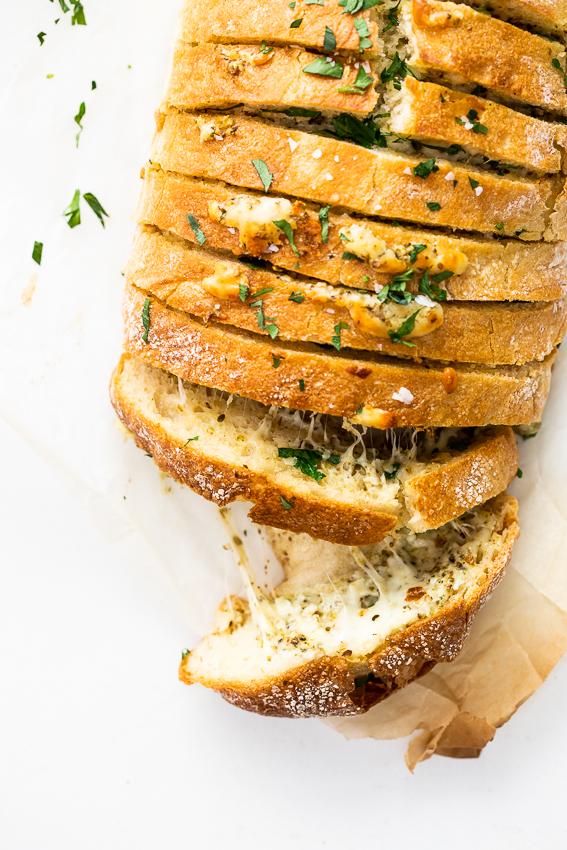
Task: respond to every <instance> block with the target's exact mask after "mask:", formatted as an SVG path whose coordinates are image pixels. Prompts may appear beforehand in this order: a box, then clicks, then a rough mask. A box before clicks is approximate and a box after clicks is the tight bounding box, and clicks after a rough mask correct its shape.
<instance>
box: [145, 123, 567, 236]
mask: <svg viewBox="0 0 567 850" xmlns="http://www.w3.org/2000/svg"><path fill="white" fill-rule="evenodd" d="M206 117H207V118H208V119H209V120H210V115H209V116H206ZM199 120H201V121H202V120H204V117H203V116H198V115H186V114H176V115H168V116H164V117H163V119H162V120H161V121H160V122H159V124H160V127H159V129H158V132H157V133H156V136H155V138H154V143H153V147H152V153H151V159H152V161H153V162H156V163H158V164H159V165H160V166H161V167H162V168H164V169H166V170H168V171H178V172H181V173H183V174H187V175H190V176H194V177H205V178H209V179H220V180H224V181H226V182H227V183H231V184H233V185H236V186H244V187H247V188H251V189H262V188H263V183H262V180H261V178H260V175H259V173H258V171H257V169H256V167H255V166H254V164H253V161H252V160H254V159H255V160H256V162H257V161H258V159H261V160H262V162H263V163H265V165H266V166H267V169H268V171H269V172H270V174H271V175H272V180H271V185H270V191H272V192H277V193H283V194H287V195H292V196H298V197H300V198H306V199H308V200H312V201H317V202H319V203H323V204H332V205H334V206H337V205H341V206H345V207H349V208H351V209H353V210H357V211H359V212H363V213H366V214H369V215H378V216H380V217H382V216H384V217H387V218H401V219H406V220H409V221H419V222H423V223H425V224H437V225H446V226H449V227H452V228H455V229H457V228H459V229H464V230H477V231H481V232H486V231H491V232H493V233H495V234H497V235H500V236H502V235H504V234H506V235H513V234H514V233H517V234H518V235H519V236H520V238H522V239H540V238H542V237H544V238H546V239H550V240H554V239H560V238H562V237H563V236H564V235H566V234H567V222H566V221H565V219H566V217H567V214H566V207H567V204H566V200H565V192H563V193H562V194H561V195H559V197H557V195H558V193H559V192H561V189H562V185H563V181H559V180H558V179H556V180H551V179H540V180H538V181H532V180H527V179H518V178H514V177H509V176H498V175H496V174H493V173H489V172H486V171H481V170H479V169H473V168H469V167H467V166H463V165H457V164H455V163H449V162H446V161H443V160H438V164H437V171H432V172H431V173H430V174H429V176H427V177H426V178H423V177H421V176H416V175H415V174H414V172H413V171H412V169H413V168H415V167H417V166H419V164H420V163H421V162H423V160H422V159H420V158H417V157H413V156H404V155H401V154H396V153H393V152H392V151H390V150H385V149H379V150H367V149H366V148H361V147H358V146H356V145H353V144H350V143H349V142H342V141H338V140H335V139H329V138H325V137H323V136H316V135H312V134H309V133H305V132H300V131H298V130H284V129H281V128H279V127H276V126H274V125H273V124H270V123H268V122H265V121H260V120H258V119H250V118H244V117H241V116H238V117H236V119H235V124H234V126H233V127H232V129H231V133H227V134H226V135H225V136H224V137H223V138H220V137H219V138H214V139H212V140H210V141H201V133H200V124H199ZM290 142H291V143H292V145H291V146H290ZM292 147H293V150H292ZM471 180H474V184H472V183H471ZM473 185H474V188H473ZM480 190H482V191H480ZM428 204H430V205H431V206H428ZM432 207H433V208H432ZM438 207H439V209H438ZM550 208H551V209H554V212H551V213H550V212H549V210H550Z"/></svg>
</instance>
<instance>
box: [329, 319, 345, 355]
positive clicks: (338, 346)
mask: <svg viewBox="0 0 567 850" xmlns="http://www.w3.org/2000/svg"><path fill="white" fill-rule="evenodd" d="M348 329H349V325H345V323H344V322H339V323H338V325H335V328H334V330H335V333H334V334H333V336H332V337H331V342H332V343H333V345H334V346H335V348H336V349H337V351H340V350H341V331H342V330H345V331H348Z"/></svg>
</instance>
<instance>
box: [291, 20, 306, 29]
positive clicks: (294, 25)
mask: <svg viewBox="0 0 567 850" xmlns="http://www.w3.org/2000/svg"><path fill="white" fill-rule="evenodd" d="M302 22H303V18H297V20H295V21H292V22H291V24H290V25H289V28H290V30H296V29H297V28H298V27H300V26H301V24H302Z"/></svg>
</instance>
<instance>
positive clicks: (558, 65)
mask: <svg viewBox="0 0 567 850" xmlns="http://www.w3.org/2000/svg"><path fill="white" fill-rule="evenodd" d="M38 37H39V36H38ZM551 64H552V65H553V67H554V68H557V70H558V71H561V73H562V74H563V82H564V83H565V85H566V86H567V74H565V71H564V70H563V68H562V67H561V62H560V61H559V59H557V58H555V59H552V60H551Z"/></svg>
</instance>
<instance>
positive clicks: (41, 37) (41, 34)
mask: <svg viewBox="0 0 567 850" xmlns="http://www.w3.org/2000/svg"><path fill="white" fill-rule="evenodd" d="M46 35H47V33H46V32H38V34H37V37H38V38H39V44H40V47H43V42H44V41H45V36H46Z"/></svg>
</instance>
